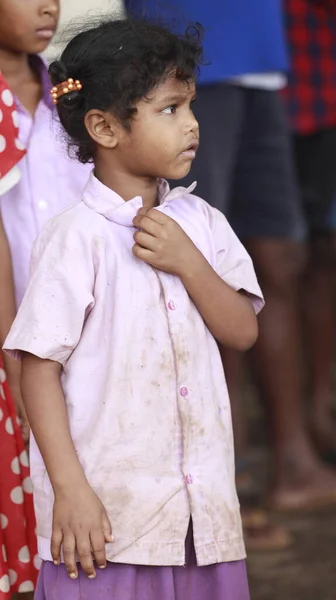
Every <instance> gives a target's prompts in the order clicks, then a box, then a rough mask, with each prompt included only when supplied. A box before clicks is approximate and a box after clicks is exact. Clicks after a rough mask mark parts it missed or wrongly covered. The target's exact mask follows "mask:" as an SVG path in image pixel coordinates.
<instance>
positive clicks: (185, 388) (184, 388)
mask: <svg viewBox="0 0 336 600" xmlns="http://www.w3.org/2000/svg"><path fill="white" fill-rule="evenodd" d="M180 394H181V396H183V398H186V396H188V394H189V390H188V388H187V387H184V386H183V387H181V389H180Z"/></svg>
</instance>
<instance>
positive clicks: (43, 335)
mask: <svg viewBox="0 0 336 600" xmlns="http://www.w3.org/2000/svg"><path fill="white" fill-rule="evenodd" d="M63 217H64V218H65V213H64V214H63V215H61V216H60V217H57V218H56V219H53V220H52V221H50V222H49V223H48V224H47V225H46V227H45V228H44V230H43V231H42V233H41V235H40V237H39V238H38V239H37V241H36V243H35V245H34V249H33V253H32V260H31V279H30V283H29V286H28V289H27V292H26V294H25V296H24V299H23V301H22V304H21V306H20V308H19V311H18V314H17V316H16V319H15V321H14V323H13V326H12V329H11V331H10V333H9V335H8V337H7V340H6V342H5V345H4V350H5V352H7V353H8V354H10V355H11V356H13V357H14V358H20V354H21V352H22V351H24V352H29V353H31V354H34V355H35V356H38V357H39V358H43V359H49V360H54V361H56V362H59V363H61V364H62V365H63V366H64V365H65V363H66V362H67V360H68V359H69V357H70V355H71V353H72V352H73V351H74V349H75V348H76V346H77V344H78V342H79V340H80V337H81V333H82V329H83V326H84V323H85V319H86V318H87V316H88V314H89V312H90V311H91V309H92V308H93V306H94V295H93V290H94V277H95V273H94V258H93V256H92V251H91V246H92V245H91V243H90V241H88V240H86V239H85V236H83V234H80V233H79V232H78V231H76V230H75V231H73V230H72V229H71V228H70V227H66V228H64V227H62V221H63V220H64V219H63Z"/></svg>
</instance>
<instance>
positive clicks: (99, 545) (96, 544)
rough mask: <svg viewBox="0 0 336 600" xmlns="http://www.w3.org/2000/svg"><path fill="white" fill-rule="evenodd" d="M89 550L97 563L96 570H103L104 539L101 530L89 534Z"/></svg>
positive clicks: (104, 564) (104, 563)
mask: <svg viewBox="0 0 336 600" xmlns="http://www.w3.org/2000/svg"><path fill="white" fill-rule="evenodd" d="M90 539H91V549H92V554H93V556H94V559H95V561H96V563H97V567H98V569H105V567H106V553H105V537H104V533H103V531H102V530H96V531H93V532H92V533H91V536H90Z"/></svg>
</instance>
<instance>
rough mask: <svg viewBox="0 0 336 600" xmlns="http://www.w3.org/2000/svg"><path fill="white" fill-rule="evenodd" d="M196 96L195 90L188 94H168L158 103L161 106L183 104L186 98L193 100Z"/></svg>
mask: <svg viewBox="0 0 336 600" xmlns="http://www.w3.org/2000/svg"><path fill="white" fill-rule="evenodd" d="M195 96H196V92H195V90H192V91H190V92H187V93H176V94H169V95H168V96H164V98H159V99H158V102H159V103H160V104H161V103H162V104H178V103H179V102H183V101H185V100H188V98H191V99H193V98H195Z"/></svg>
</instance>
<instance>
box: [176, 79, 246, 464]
mask: <svg viewBox="0 0 336 600" xmlns="http://www.w3.org/2000/svg"><path fill="white" fill-rule="evenodd" d="M244 111H245V96H244V90H243V89H242V88H240V87H238V86H234V85H227V84H217V85H212V86H202V87H199V89H198V91H197V101H196V103H195V115H196V118H197V119H198V120H199V123H200V140H201V144H200V148H199V150H198V153H197V157H196V160H195V161H194V164H193V167H192V170H191V174H190V175H189V181H188V183H191V182H192V181H193V179H196V180H197V188H196V190H195V193H196V194H197V195H200V196H201V197H202V198H204V200H206V201H207V202H209V203H210V204H212V205H213V206H215V207H216V208H218V209H219V210H220V211H221V212H223V213H224V214H227V212H228V210H229V204H230V200H231V190H232V180H233V178H234V173H235V168H236V163H237V154H238V150H239V147H240V144H241V138H242V128H243V124H244ZM221 353H222V356H223V358H224V357H225V356H226V350H225V349H221ZM241 367H242V356H241V355H239V354H238V353H234V354H233V353H230V356H229V360H227V361H225V375H226V381H227V385H228V389H229V395H230V401H231V406H232V420H233V428H234V432H235V447H236V453H238V454H239V452H240V450H241V449H242V446H243V443H244V431H243V419H242V415H241V413H240V410H239V408H240V407H239V401H240V372H241Z"/></svg>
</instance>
